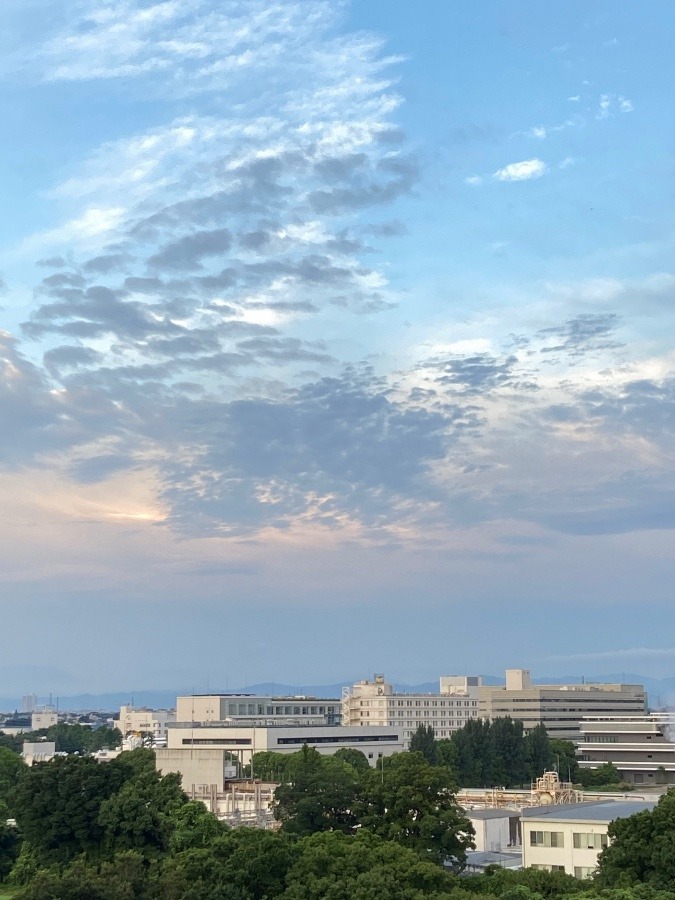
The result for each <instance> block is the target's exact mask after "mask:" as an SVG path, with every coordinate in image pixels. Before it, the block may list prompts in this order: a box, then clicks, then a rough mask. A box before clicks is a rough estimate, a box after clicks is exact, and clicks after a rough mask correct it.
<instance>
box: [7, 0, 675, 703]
mask: <svg viewBox="0 0 675 900" xmlns="http://www.w3.org/2000/svg"><path fill="white" fill-rule="evenodd" d="M674 17H675V13H674V12H673V10H672V6H671V4H669V3H665V2H664V3H659V2H655V3H650V4H649V5H648V7H646V8H642V7H641V8H640V9H638V8H637V7H635V8H632V7H630V6H629V5H620V6H617V5H616V4H614V3H609V2H607V3H603V2H598V3H594V4H592V5H590V6H589V5H588V4H586V3H566V4H560V5H552V4H541V3H534V2H532V3H530V2H501V3H500V2H492V3H484V4H476V3H473V2H468V0H467V2H461V3H460V2H440V0H439V2H436V0H423V2H421V3H419V4H414V5H413V4H409V3H403V2H393V0H387V2H384V0H368V2H362V3H352V4H349V3H339V2H333V0H291V2H283V3H282V2H274V0H241V2H240V0H225V2H219V3H216V2H214V0H184V2H180V3H179V2H175V0H163V2H153V0H145V2H141V0H120V2H115V3H109V4H105V3H99V2H93V0H59V2H51V3H46V2H44V0H30V2H21V3H11V4H5V5H3V7H2V9H1V10H0V35H1V37H0V59H1V60H2V61H1V62H0V115H2V121H3V123H4V139H3V141H2V144H1V146H0V187H1V190H0V198H1V199H0V203H1V204H2V215H1V216H0V274H1V277H2V294H1V296H0V303H1V304H2V313H1V314H2V320H1V323H0V324H1V326H2V329H3V331H2V334H1V343H2V356H1V359H2V363H3V366H2V368H0V419H1V420H2V422H3V423H5V424H4V427H3V428H2V432H1V433H0V490H1V491H2V497H3V503H2V506H1V507H0V563H1V565H0V573H1V574H0V579H1V580H2V587H1V598H0V604H1V606H0V614H1V615H2V622H3V631H4V632H5V633H6V634H11V635H13V636H14V637H13V639H12V640H11V641H9V642H5V648H4V651H3V665H4V668H3V669H2V675H3V677H4V678H5V680H6V682H7V684H6V690H5V693H8V692H10V691H21V690H22V689H25V690H35V691H37V692H39V693H45V692H47V691H49V690H53V691H55V692H63V691H68V690H72V691H79V690H82V689H84V688H87V687H90V688H91V689H96V690H99V689H100V690H107V689H111V688H121V689H126V688H129V689H132V688H134V687H136V688H142V687H146V688H150V687H161V686H165V685H166V686H170V685H174V684H175V685H177V686H178V685H188V686H189V685H200V684H201V683H202V682H205V680H206V678H208V679H209V682H210V684H211V686H214V685H217V684H218V683H219V682H222V683H224V682H225V680H227V682H228V683H229V684H230V685H231V686H232V685H233V684H236V683H241V682H244V681H246V680H248V681H249V682H250V681H255V680H273V679H276V680H279V681H291V682H293V683H299V684H301V683H303V682H305V683H317V682H319V681H322V680H325V681H328V682H332V681H336V680H339V679H341V678H351V677H364V676H367V675H368V673H370V672H371V671H374V670H378V671H380V670H385V671H386V672H387V674H388V675H389V676H390V677H392V678H396V679H399V680H409V681H415V680H418V681H419V680H424V679H428V678H431V677H434V676H435V675H437V674H439V673H441V672H443V673H453V672H463V671H465V670H467V669H468V670H469V671H473V672H476V673H477V674H481V673H485V674H495V673H498V672H499V671H500V670H501V669H502V668H503V667H505V666H517V665H524V666H530V667H531V668H532V669H533V670H534V672H535V674H551V675H556V674H564V673H565V672H581V671H584V672H586V673H588V674H603V673H610V672H617V671H622V670H626V671H638V672H644V673H645V674H650V675H666V674H671V673H672V671H673V658H674V656H675V619H674V617H673V616H672V613H671V611H670V602H671V594H672V591H671V584H672V572H673V556H674V555H675V554H674V548H675V542H674V541H673V526H674V524H675V521H674V520H675V491H674V485H673V399H674V392H675V378H674V377H673V360H674V358H675V353H674V348H673V338H672V335H673V298H674V294H675V272H673V267H672V258H673V252H672V251H673V244H674V242H675V227H674V224H673V216H672V209H673V167H672V146H673V137H674V127H673V112H672V103H671V98H670V85H671V84H672V80H673V74H674V72H673V68H674V67H673V62H672V59H671V57H672V54H671V52H670V48H669V46H668V35H669V33H671V32H672V25H673V18H674ZM206 661H208V662H206ZM33 665H34V666H35V667H36V668H35V669H34V670H31V669H30V666H33ZM26 666H28V667H29V668H26ZM19 667H20V668H19ZM12 672H14V673H15V674H14V675H12ZM31 672H32V674H31ZM202 686H203V685H202Z"/></svg>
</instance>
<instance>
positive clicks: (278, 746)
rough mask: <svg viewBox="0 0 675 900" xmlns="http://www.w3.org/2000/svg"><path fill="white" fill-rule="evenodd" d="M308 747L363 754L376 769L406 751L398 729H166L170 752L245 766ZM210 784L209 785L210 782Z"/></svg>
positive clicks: (178, 725)
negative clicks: (267, 754) (205, 754)
mask: <svg viewBox="0 0 675 900" xmlns="http://www.w3.org/2000/svg"><path fill="white" fill-rule="evenodd" d="M305 744H307V745H308V746H310V747H314V748H316V750H318V751H319V753H324V754H333V753H335V751H336V750H339V749H340V748H341V747H350V748H353V749H356V750H360V751H361V752H362V753H363V754H364V755H365V757H366V758H367V760H368V762H369V763H370V764H371V765H372V766H375V765H377V760H378V759H379V758H381V757H382V756H391V755H392V754H393V753H398V752H400V751H401V750H403V749H404V748H403V737H402V733H401V730H400V729H397V728H372V729H368V730H367V731H365V730H364V729H361V728H349V727H341V726H339V725H243V724H239V723H228V722H211V723H201V724H200V723H196V722H175V723H171V724H169V726H168V728H167V749H168V750H183V751H186V752H187V753H190V752H192V751H194V750H197V749H199V750H202V749H210V750H224V751H225V752H226V753H227V755H228V757H227V758H231V759H233V760H235V762H237V763H239V764H240V765H242V766H245V765H248V764H249V763H250V761H251V757H252V756H253V755H254V754H256V753H261V752H263V751H267V750H271V751H274V752H275V753H295V752H296V751H297V750H301V749H302V747H303V746H304V745H305ZM209 783H210V782H209Z"/></svg>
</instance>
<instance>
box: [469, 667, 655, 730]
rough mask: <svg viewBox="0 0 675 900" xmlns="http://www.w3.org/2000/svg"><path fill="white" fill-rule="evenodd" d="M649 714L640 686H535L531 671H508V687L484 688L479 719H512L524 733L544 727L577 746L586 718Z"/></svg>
mask: <svg viewBox="0 0 675 900" xmlns="http://www.w3.org/2000/svg"><path fill="white" fill-rule="evenodd" d="M646 713H647V694H646V692H645V689H644V686H643V685H641V684H602V683H596V684H533V683H532V679H531V677H530V672H529V670H528V669H507V670H506V684H504V685H482V686H481V687H480V689H479V715H480V717H481V718H484V719H497V718H501V717H504V716H510V717H511V718H512V719H516V720H518V721H520V722H522V723H523V727H524V728H525V731H529V730H531V729H532V728H535V727H536V726H537V725H544V726H545V728H546V731H547V732H548V735H549V737H552V738H562V739H563V740H567V741H574V742H578V741H580V740H581V739H582V734H581V722H582V720H583V718H584V717H585V716H602V715H635V716H644V715H645V714H646Z"/></svg>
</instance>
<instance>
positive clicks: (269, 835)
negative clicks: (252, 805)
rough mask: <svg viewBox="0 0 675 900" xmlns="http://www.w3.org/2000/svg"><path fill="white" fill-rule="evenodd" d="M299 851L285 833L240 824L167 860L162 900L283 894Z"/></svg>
mask: <svg viewBox="0 0 675 900" xmlns="http://www.w3.org/2000/svg"><path fill="white" fill-rule="evenodd" d="M297 854H298V844H297V842H296V841H295V840H294V839H292V838H291V837H289V836H288V835H286V834H284V833H283V832H280V833H273V832H269V831H259V830H257V829H253V828H236V829H232V830H230V831H228V832H227V833H226V834H224V835H223V836H222V837H220V838H217V839H216V840H214V841H213V842H212V843H211V845H210V846H209V847H206V848H200V849H191V850H185V851H182V852H180V853H177V854H176V855H175V856H173V857H170V858H168V859H166V860H165V862H164V863H163V865H162V870H161V874H160V876H159V878H158V893H157V896H158V897H161V898H162V900H263V898H270V900H271V898H273V897H281V896H282V895H283V891H284V886H285V882H286V875H287V872H288V870H289V869H290V867H291V866H292V864H293V863H294V861H295V859H296V857H297Z"/></svg>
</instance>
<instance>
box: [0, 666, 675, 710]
mask: <svg viewBox="0 0 675 900" xmlns="http://www.w3.org/2000/svg"><path fill="white" fill-rule="evenodd" d="M355 680H358V679H355ZM533 681H534V683H535V684H581V683H583V682H586V683H589V682H623V683H624V684H644V685H645V687H646V689H647V692H648V694H649V703H650V706H651V707H652V708H660V707H664V706H675V677H670V678H648V677H647V676H646V675H633V674H628V673H624V672H622V673H619V674H616V673H615V674H611V675H596V676H588V675H586V676H580V675H565V676H561V677H556V678H551V677H548V678H546V677H545V678H535V679H533ZM483 683H484V684H504V679H503V678H498V677H495V676H493V675H487V676H484V678H483ZM349 684H353V682H352V681H345V682H340V683H338V684H311V685H302V686H298V685H294V684H278V683H276V682H262V683H260V684H251V685H249V686H248V687H245V688H235V689H231V690H227V691H219V690H217V689H215V688H214V690H213V693H227V694H235V693H245V694H268V695H275V696H292V697H295V696H306V697H324V698H325V697H340V696H341V695H342V688H343V687H344V686H346V685H349ZM394 687H395V689H396V690H397V691H402V692H409V693H436V692H437V691H438V680H436V681H427V682H424V683H423V684H401V683H398V682H394ZM190 693H192V690H190V689H188V690H186V689H175V690H170V691H167V690H162V691H158V690H139V691H123V692H122V691H117V692H114V693H107V694H75V695H72V696H68V697H60V698H58V705H59V709H60V710H63V711H72V712H86V711H89V710H109V711H117V710H119V708H120V706H122V705H123V704H130V703H133V704H134V705H135V706H151V707H155V708H159V709H162V708H170V707H172V706H175V704H176V696H177V695H183V694H190ZM202 693H204V692H202ZM40 700H41V701H42V698H40ZM55 702H56V701H55ZM20 706H21V699H20V698H18V697H0V711H5V712H11V711H13V710H15V709H19V708H20Z"/></svg>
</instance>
